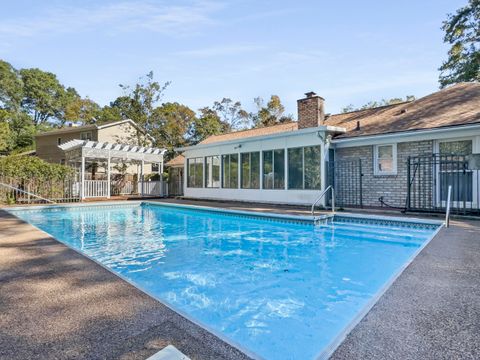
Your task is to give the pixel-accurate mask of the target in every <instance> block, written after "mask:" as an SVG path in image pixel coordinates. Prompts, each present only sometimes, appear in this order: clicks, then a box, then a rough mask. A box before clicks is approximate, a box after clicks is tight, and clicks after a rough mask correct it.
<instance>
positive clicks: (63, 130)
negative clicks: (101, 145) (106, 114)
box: [35, 119, 152, 138]
mask: <svg viewBox="0 0 480 360" xmlns="http://www.w3.org/2000/svg"><path fill="white" fill-rule="evenodd" d="M126 123H129V124H131V125H132V126H133V127H134V128H135V129H137V130H138V131H140V132H141V133H143V134H145V135H146V136H148V137H150V138H152V137H151V136H150V135H149V134H147V133H146V132H145V130H143V129H142V128H141V127H140V126H138V125H137V123H136V122H135V121H133V120H132V119H125V120H120V121H110V122H106V123H103V124H101V125H97V124H91V125H82V126H69V127H63V128H60V129H55V130H50V131H45V132H43V133H40V134H36V135H35V137H39V136H48V135H57V134H58V135H60V134H66V133H71V132H79V131H80V132H81V131H89V130H95V129H96V130H101V129H105V128H108V127H112V126H117V125H121V124H126Z"/></svg>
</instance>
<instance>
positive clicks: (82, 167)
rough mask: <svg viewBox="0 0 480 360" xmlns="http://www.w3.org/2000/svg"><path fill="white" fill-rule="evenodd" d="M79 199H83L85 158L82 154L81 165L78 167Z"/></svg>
mask: <svg viewBox="0 0 480 360" xmlns="http://www.w3.org/2000/svg"><path fill="white" fill-rule="evenodd" d="M80 181H81V185H80V198H81V199H82V200H83V199H85V156H83V154H82V165H81V167H80Z"/></svg>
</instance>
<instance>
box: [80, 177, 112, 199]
mask: <svg viewBox="0 0 480 360" xmlns="http://www.w3.org/2000/svg"><path fill="white" fill-rule="evenodd" d="M84 186H85V188H84V189H85V193H84V197H85V198H95V197H107V196H108V181H107V180H85V185H84Z"/></svg>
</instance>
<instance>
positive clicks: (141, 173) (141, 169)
mask: <svg viewBox="0 0 480 360" xmlns="http://www.w3.org/2000/svg"><path fill="white" fill-rule="evenodd" d="M144 165H145V160H142V165H141V167H140V181H141V182H142V193H141V195H142V197H143V185H144V184H143V167H144Z"/></svg>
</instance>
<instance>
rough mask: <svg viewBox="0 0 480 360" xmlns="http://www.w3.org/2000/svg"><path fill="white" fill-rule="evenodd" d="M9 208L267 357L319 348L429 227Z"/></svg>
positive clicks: (157, 211)
mask: <svg viewBox="0 0 480 360" xmlns="http://www.w3.org/2000/svg"><path fill="white" fill-rule="evenodd" d="M12 213H14V214H15V215H16V216H18V217H20V218H21V219H23V220H25V221H27V222H29V223H31V224H33V225H35V226H36V227H38V228H40V229H41V230H44V231H45V232H47V233H49V234H51V235H52V236H54V237H55V238H57V239H58V240H60V241H62V242H64V243H65V244H68V245H69V246H71V247H73V248H75V249H78V250H79V251H81V252H82V253H84V254H86V255H88V256H89V257H91V258H93V259H95V260H97V261H99V262H100V263H102V264H103V265H104V266H106V267H108V268H109V269H111V270H113V271H114V272H116V273H118V274H121V275H122V276H123V277H125V278H127V279H129V280H130V281H131V282H133V283H134V284H136V285H137V286H138V287H140V288H141V289H144V290H146V291H147V292H149V293H150V294H152V295H154V296H156V297H157V298H158V299H160V300H162V301H164V302H166V303H168V304H170V305H171V306H172V307H174V308H176V309H179V310H181V311H182V312H183V313H185V314H187V315H188V316H189V317H190V318H191V319H193V320H195V321H197V322H199V323H201V324H204V325H206V326H207V327H209V328H210V329H213V331H216V332H217V333H219V334H222V335H223V336H224V337H226V338H227V339H229V340H231V341H233V342H234V343H237V344H239V345H240V346H241V347H243V348H245V349H248V350H249V351H251V352H253V353H254V354H257V355H258V356H260V357H264V358H266V359H313V358H315V357H317V356H319V355H320V354H321V353H322V352H323V351H325V349H326V348H327V347H328V345H329V344H331V343H332V341H334V340H335V339H336V338H337V337H338V336H339V335H340V334H342V332H343V331H344V330H345V328H346V327H347V326H348V325H349V324H350V323H351V322H352V319H354V318H355V317H356V316H357V315H358V314H359V313H360V312H361V311H362V309H365V306H366V305H367V304H368V303H369V302H371V301H372V299H373V298H374V297H375V296H376V295H377V294H378V292H379V291H380V290H381V289H382V287H384V286H385V285H386V284H387V283H388V282H389V280H391V279H392V277H393V276H394V275H395V274H396V273H398V271H399V270H401V268H402V267H403V266H404V265H405V264H406V263H407V262H408V261H409V260H410V259H411V258H412V256H414V255H415V253H416V252H418V249H419V248H420V247H421V246H422V245H423V244H424V243H425V242H426V241H427V240H428V239H430V238H431V237H432V235H433V233H434V232H435V230H436V227H435V226H416V227H413V226H407V225H406V224H402V223H374V224H372V223H360V222H359V221H358V222H357V221H355V220H348V218H343V219H342V217H338V218H337V220H336V221H335V222H334V223H333V224H332V225H329V226H326V227H315V226H313V225H312V224H308V223H306V222H290V221H286V220H274V219H271V218H267V219H262V218H258V217H245V216H241V215H233V214H226V213H221V212H212V211H202V210H198V209H197V210H195V209H189V208H182V207H171V206H159V205H153V204H148V203H143V204H141V205H140V204H127V205H115V206H108V205H100V206H87V207H79V206H76V207H64V208H58V207H57V208H42V209H33V210H32V209H25V210H24V209H22V210H13V211H12Z"/></svg>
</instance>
